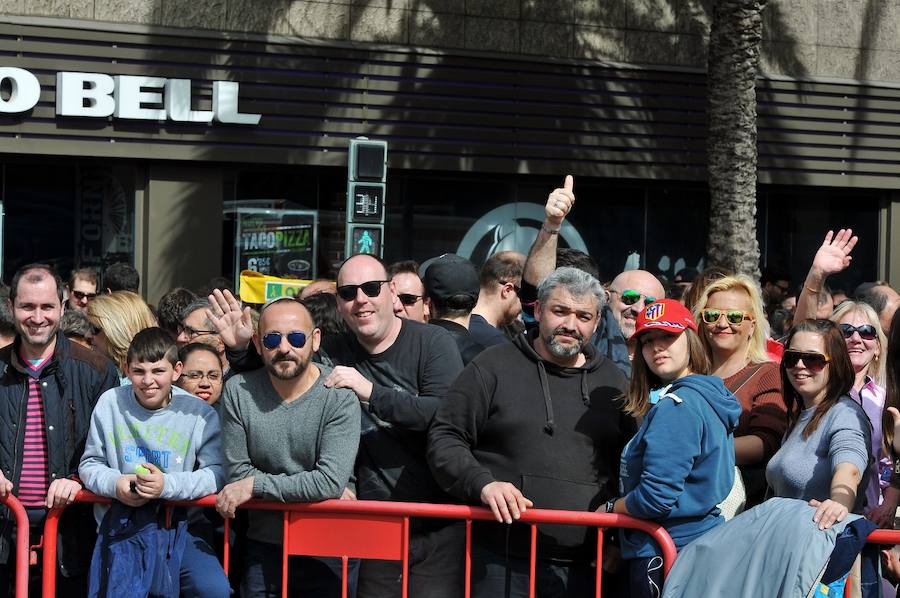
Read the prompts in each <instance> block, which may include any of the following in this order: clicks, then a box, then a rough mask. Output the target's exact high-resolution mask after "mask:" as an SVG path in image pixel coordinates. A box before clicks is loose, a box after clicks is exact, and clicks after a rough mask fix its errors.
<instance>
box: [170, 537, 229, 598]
mask: <svg viewBox="0 0 900 598" xmlns="http://www.w3.org/2000/svg"><path fill="white" fill-rule="evenodd" d="M180 573H181V577H180V582H181V595H182V596H184V597H185V598H227V597H228V596H230V595H231V586H230V585H229V584H228V577H226V575H225V571H224V570H223V569H222V565H221V564H220V563H219V558H218V557H217V556H216V551H215V550H213V548H212V546H210V545H209V542H207V541H206V540H205V539H204V538H203V537H202V536H200V535H195V534H194V533H193V532H192V531H191V529H190V527H189V528H188V537H187V542H185V546H184V555H183V556H182V557H181V572H180Z"/></svg>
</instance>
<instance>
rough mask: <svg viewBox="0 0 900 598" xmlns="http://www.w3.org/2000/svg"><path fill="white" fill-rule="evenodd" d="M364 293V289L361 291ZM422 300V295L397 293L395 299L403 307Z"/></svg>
mask: <svg viewBox="0 0 900 598" xmlns="http://www.w3.org/2000/svg"><path fill="white" fill-rule="evenodd" d="M365 292H366V291H365V289H363V293H365ZM370 297H371V295H370ZM422 298H424V295H413V294H412V293H399V294H398V295H397V299H399V300H400V303H402V304H403V305H415V304H416V302H417V301H419V300H420V299H422Z"/></svg>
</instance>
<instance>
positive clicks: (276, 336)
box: [262, 331, 306, 351]
mask: <svg viewBox="0 0 900 598" xmlns="http://www.w3.org/2000/svg"><path fill="white" fill-rule="evenodd" d="M282 336H284V335H283V334H281V333H280V332H269V333H268V334H265V335H263V337H262V344H263V347H265V348H266V349H268V350H269V351H271V350H273V349H277V348H278V346H279V345H281V337H282ZM287 341H288V343H290V345H291V346H292V347H294V348H295V349H300V348H301V347H303V345H305V344H306V335H305V334H304V333H302V332H300V331H295V332H288V333H287Z"/></svg>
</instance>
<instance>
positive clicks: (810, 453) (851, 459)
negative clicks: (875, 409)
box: [766, 397, 871, 513]
mask: <svg viewBox="0 0 900 598" xmlns="http://www.w3.org/2000/svg"><path fill="white" fill-rule="evenodd" d="M814 411H815V407H810V408H809V409H804V410H803V411H802V413H801V415H800V419H799V420H798V421H797V424H796V425H795V426H794V427H793V429H791V430H790V432H788V435H787V438H786V439H785V441H784V443H783V444H782V445H781V448H780V449H779V450H778V452H777V453H775V455H774V456H773V457H772V459H771V460H770V461H769V465H768V466H767V467H766V480H767V481H768V483H769V486H771V487H772V490H774V492H775V496H781V497H785V498H799V499H802V500H807V501H808V500H811V499H816V500H825V499H827V498H830V496H831V478H832V476H833V475H834V471H835V469H836V468H837V466H838V464H840V463H851V464H853V465H854V466H856V468H857V469H859V472H860V474H861V475H864V474H865V473H866V471H867V468H868V464H869V446H870V445H871V424H870V423H869V420H868V417H866V414H865V412H864V411H863V410H862V407H860V406H859V405H857V404H856V403H855V402H854V401H853V400H851V399H850V398H849V397H842V398H841V399H840V400H839V401H838V403H837V404H835V405H834V406H833V407H832V408H831V409H829V410H828V413H826V414H825V416H824V417H823V418H822V419H821V420H820V421H819V426H818V427H817V428H816V430H815V432H813V433H812V434H810V436H809V438H807V439H804V438H803V429H804V428H805V427H806V424H807V423H809V420H810V419H811V418H812V416H813V413H814ZM860 489H863V491H860ZM864 489H865V480H863V481H862V482H861V483H860V485H859V488H858V489H857V492H856V504H855V505H854V509H853V512H854V513H861V512H862V503H863V500H864V498H865V490H864Z"/></svg>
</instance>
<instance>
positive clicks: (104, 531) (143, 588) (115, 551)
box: [88, 501, 187, 598]
mask: <svg viewBox="0 0 900 598" xmlns="http://www.w3.org/2000/svg"><path fill="white" fill-rule="evenodd" d="M186 540H187V515H186V511H185V509H183V508H177V509H174V510H173V512H172V519H171V525H170V526H169V527H166V508H165V507H164V506H163V505H162V504H161V503H160V502H159V501H151V502H148V503H147V504H145V505H143V506H141V507H129V506H127V505H125V504H123V503H121V502H119V501H113V503H112V506H111V507H110V509H109V511H107V512H106V515H105V516H104V517H103V521H102V522H101V523H100V530H99V531H98V533H97V543H96V544H95V545H94V555H93V558H92V559H91V570H90V583H89V587H88V596H90V597H91V598H132V597H134V598H145V597H147V596H156V597H160V598H170V597H171V598H178V595H179V591H180V581H179V573H180V570H181V558H182V556H183V555H184V548H185V542H186Z"/></svg>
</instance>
